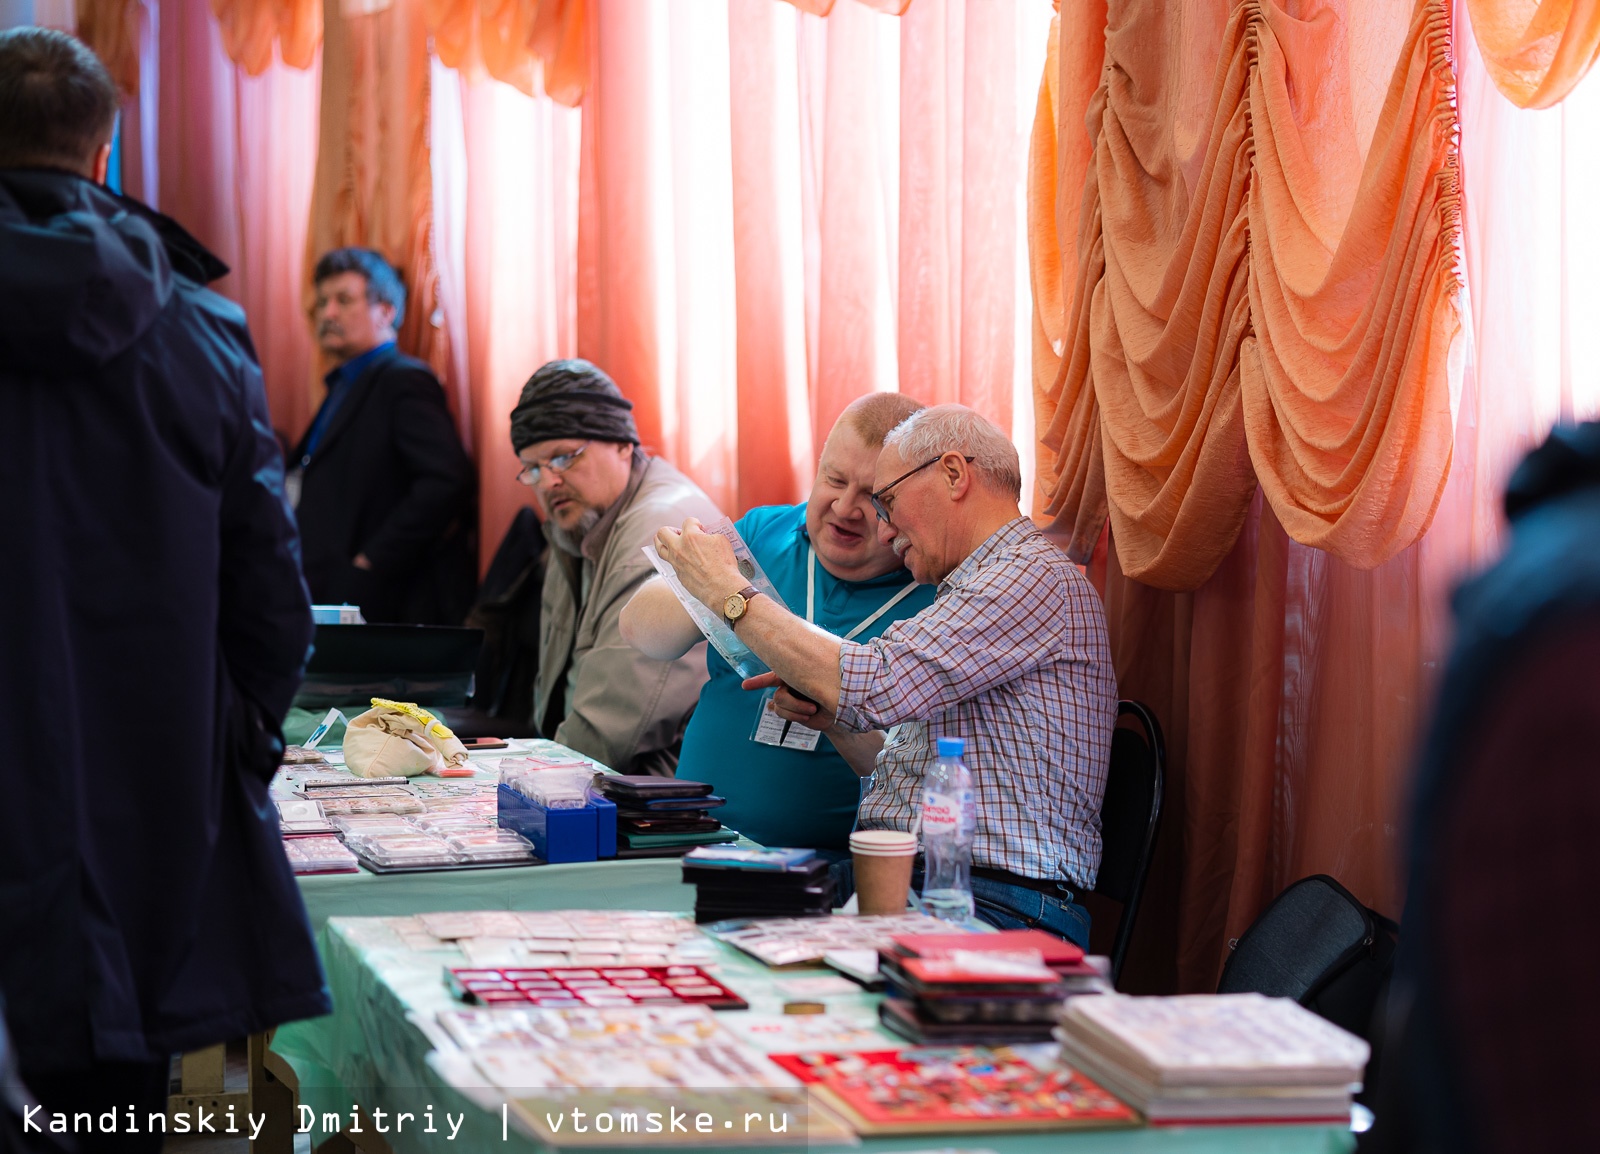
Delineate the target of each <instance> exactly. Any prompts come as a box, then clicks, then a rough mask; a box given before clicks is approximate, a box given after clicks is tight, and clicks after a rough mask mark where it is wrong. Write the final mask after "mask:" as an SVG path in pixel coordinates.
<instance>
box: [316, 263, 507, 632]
mask: <svg viewBox="0 0 1600 1154" xmlns="http://www.w3.org/2000/svg"><path fill="white" fill-rule="evenodd" d="M313 279H314V282H315V284H316V289H317V296H316V304H315V305H314V306H313V308H312V319H313V321H314V322H315V324H316V331H317V342H318V344H320V345H321V346H322V351H323V352H324V353H325V354H326V355H327V357H328V360H329V361H330V362H332V363H333V364H334V366H335V368H334V369H333V371H332V372H330V373H329V374H328V376H327V384H328V395H327V399H326V400H324V401H323V402H322V408H321V409H320V410H318V412H317V415H316V418H315V419H314V420H313V421H312V422H311V427H310V428H309V429H307V430H306V433H305V436H304V437H302V438H301V439H300V443H299V444H298V445H296V446H295V449H294V452H293V453H292V454H290V462H291V468H290V473H289V492H290V499H291V500H292V501H294V502H295V512H296V515H297V516H298V518H299V521H300V536H301V539H302V540H303V541H304V543H305V567H306V581H307V582H308V583H309V584H310V586H311V597H312V600H314V601H316V602H318V603H349V604H354V605H359V606H361V612H362V615H363V616H364V617H365V618H366V619H367V620H368V621H399V622H409V623H412V624H419V625H459V624H460V623H461V621H462V619H463V618H464V617H465V616H466V613H467V610H468V609H469V608H470V607H471V605H472V598H473V595H474V593H475V592H476V588H477V573H476V570H475V567H474V563H473V557H472V539H473V536H474V534H473V502H472V492H473V483H472V482H473V474H472V464H471V462H470V461H469V460H468V459H467V454H466V451H465V450H464V449H463V448H462V447H461V440H460V438H459V437H458V436H457V435H456V428H455V424H454V422H453V421H452V420H451V417H450V410H449V408H448V406H447V405H446V404H445V396H444V389H443V388H441V387H440V385H439V380H438V378H437V377H435V376H434V375H433V371H432V370H431V369H429V368H428V366H427V365H425V364H423V363H422V362H421V361H418V360H414V359H412V358H411V357H408V356H404V355H403V354H401V352H400V351H399V350H398V349H397V348H395V343H394V342H395V331H396V330H397V329H398V328H399V327H400V322H401V319H402V318H403V316H404V314H405V307H406V291H405V286H404V285H402V284H401V283H400V277H399V276H398V274H396V272H395V271H394V269H393V268H391V267H390V265H389V263H388V262H387V261H385V260H384V259H383V258H382V257H381V256H379V255H378V254H377V253H375V252H372V251H371V250H369V249H363V248H341V249H335V250H334V251H332V252H330V253H328V254H326V255H325V256H323V258H322V259H321V260H319V261H318V262H317V267H316V271H315V273H314V274H313Z"/></svg>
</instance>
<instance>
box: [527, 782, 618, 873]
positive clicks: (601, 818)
mask: <svg viewBox="0 0 1600 1154" xmlns="http://www.w3.org/2000/svg"><path fill="white" fill-rule="evenodd" d="M498 796H499V807H498V808H499V819H500V825H501V826H502V827H504V828H505V829H510V830H515V831H516V832H517V833H520V834H521V835H522V836H523V837H525V838H527V839H528V840H529V841H531V842H532V843H533V850H534V852H535V853H537V854H538V855H539V856H540V857H541V858H543V859H544V860H545V861H547V862H550V863H552V864H556V863H559V862H575V861H595V860H597V859H599V858H608V857H616V856H617V807H616V806H615V805H613V804H611V802H609V801H604V800H599V799H596V800H594V801H591V802H589V804H587V805H585V806H583V807H582V808H581V809H545V808H544V806H542V805H540V804H539V803H538V802H536V801H532V800H530V799H529V798H526V797H523V796H522V795H521V794H520V793H518V792H517V791H516V790H514V789H512V788H511V787H510V786H508V785H501V786H500V788H499V791H498Z"/></svg>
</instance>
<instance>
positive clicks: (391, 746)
mask: <svg viewBox="0 0 1600 1154" xmlns="http://www.w3.org/2000/svg"><path fill="white" fill-rule="evenodd" d="M466 763H467V747H466V746H464V745H462V744H461V739H460V738H458V737H457V736H456V735H455V734H454V733H452V732H451V731H450V729H449V727H447V726H446V725H445V724H444V722H442V721H440V720H439V719H438V718H436V717H435V716H434V715H433V714H431V713H429V712H428V711H427V710H426V709H423V708H422V707H421V706H420V705H413V704H412V703H411V702H409V701H388V700H385V699H384V698H382V697H374V698H373V699H372V708H371V709H369V710H367V711H366V712H365V713H363V714H362V715H361V716H360V717H357V718H355V719H354V720H352V721H351V722H350V724H349V726H348V727H346V729H345V734H344V764H345V768H347V769H349V770H350V772H351V773H354V774H356V775H357V776H359V777H415V776H417V775H418V774H419V773H429V772H433V773H439V772H441V771H443V770H447V769H451V768H454V767H457V766H462V765H465V764H466Z"/></svg>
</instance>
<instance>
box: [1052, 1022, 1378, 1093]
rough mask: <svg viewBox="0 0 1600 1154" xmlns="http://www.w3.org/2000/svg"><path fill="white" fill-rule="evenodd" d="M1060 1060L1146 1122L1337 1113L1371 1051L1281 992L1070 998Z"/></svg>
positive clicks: (1061, 1027) (1062, 1027)
mask: <svg viewBox="0 0 1600 1154" xmlns="http://www.w3.org/2000/svg"><path fill="white" fill-rule="evenodd" d="M1055 1033H1056V1039H1057V1040H1058V1041H1059V1042H1060V1043H1061V1060H1062V1061H1063V1062H1065V1063H1067V1064H1068V1065H1071V1066H1074V1067H1077V1068H1078V1069H1081V1070H1083V1071H1084V1072H1085V1073H1087V1074H1088V1075H1089V1076H1090V1077H1091V1078H1093V1079H1095V1081H1097V1082H1099V1083H1100V1084H1101V1085H1103V1086H1105V1087H1106V1088H1107V1089H1109V1090H1110V1091H1111V1092H1112V1093H1114V1094H1116V1095H1117V1096H1118V1097H1119V1098H1122V1099H1123V1100H1124V1101H1126V1102H1128V1103H1129V1104H1130V1105H1132V1106H1134V1107H1136V1108H1137V1109H1138V1110H1139V1111H1140V1112H1142V1113H1143V1114H1144V1115H1145V1117H1147V1118H1148V1119H1149V1120H1150V1121H1152V1122H1184V1121H1211V1122H1217V1121H1230V1122H1248V1121H1291V1120H1292V1121H1318V1122H1320V1121H1339V1120H1345V1119H1348V1118H1349V1117H1350V1099H1351V1094H1352V1093H1354V1092H1355V1091H1356V1090H1359V1089H1360V1088H1361V1087H1360V1083H1361V1078H1362V1074H1363V1072H1364V1070H1365V1069H1366V1064H1367V1057H1368V1054H1369V1050H1368V1047H1367V1044H1366V1043H1365V1042H1364V1041H1362V1040H1361V1039H1360V1038H1357V1037H1356V1036H1355V1035H1353V1034H1350V1033H1347V1032H1346V1031H1344V1030H1341V1029H1340V1028H1339V1027H1337V1026H1335V1025H1333V1024H1332V1023H1331V1022H1328V1021H1325V1020H1324V1019H1322V1018H1319V1017H1317V1015H1315V1014H1313V1013H1312V1012H1311V1011H1309V1010H1307V1009H1305V1008H1303V1007H1301V1006H1299V1005H1297V1004H1295V1003H1294V1002H1292V1001H1290V1000H1289V999H1288V998H1268V997H1264V996H1262V995H1261V994H1221V995H1191V996H1184V997H1176V998H1129V997H1122V996H1119V995H1108V996H1104V997H1098V998H1073V999H1071V1000H1070V1001H1068V1002H1067V1003H1066V1005H1065V1006H1064V1007H1063V1009H1062V1012H1061V1022H1060V1025H1059V1026H1058V1027H1057V1029H1056V1032H1055Z"/></svg>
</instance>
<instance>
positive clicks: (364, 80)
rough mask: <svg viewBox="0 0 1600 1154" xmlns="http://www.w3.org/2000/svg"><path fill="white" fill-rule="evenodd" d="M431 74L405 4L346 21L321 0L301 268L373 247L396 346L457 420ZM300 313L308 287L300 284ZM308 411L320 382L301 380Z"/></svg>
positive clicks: (419, 31) (412, 11)
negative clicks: (317, 119)
mask: <svg viewBox="0 0 1600 1154" xmlns="http://www.w3.org/2000/svg"><path fill="white" fill-rule="evenodd" d="M430 85H431V74H430V67H429V63H428V38H427V30H426V28H425V27H424V25H423V20H422V14H421V12H420V11H418V10H417V9H416V8H415V7H413V6H412V5H408V4H406V3H403V2H400V3H394V4H392V5H391V6H389V7H384V8H381V9H379V10H377V11H374V12H370V13H363V14H357V15H345V14H343V13H342V11H341V8H340V0H326V7H325V35H324V38H323V67H322V98H321V112H320V115H321V124H320V127H319V131H318V150H317V173H316V185H315V192H314V195H313V198H312V204H311V224H310V228H309V230H308V233H307V237H306V250H305V251H306V266H305V267H306V269H307V271H308V273H309V270H310V269H311V267H312V266H313V265H314V264H315V262H316V260H317V258H318V257H319V256H320V255H321V254H322V253H324V252H327V251H328V250H329V249H333V248H339V247H341V246H344V245H361V246H364V247H367V248H372V249H375V250H376V251H377V252H379V253H381V254H382V255H383V257H384V258H385V259H386V260H388V261H389V263H391V264H392V265H394V266H395V268H397V269H398V270H399V271H400V275H401V277H402V278H403V279H404V281H405V285H406V312H405V318H404V321H403V323H402V325H401V328H400V334H399V344H400V347H401V348H402V349H403V350H405V351H406V352H407V353H410V354H411V355H412V356H414V357H417V358H419V359H421V360H424V361H427V362H428V363H429V364H430V365H431V366H432V367H433V369H434V371H435V372H436V373H438V374H439V377H440V379H441V380H442V381H444V382H445V386H446V392H447V393H448V394H450V400H451V408H452V411H454V412H455V413H456V414H457V415H458V417H461V416H465V414H466V407H465V405H464V403H463V402H464V398H465V391H466V382H464V381H458V380H455V379H454V373H453V372H452V366H451V353H450V343H449V335H448V330H447V329H446V328H445V326H444V323H443V315H442V313H441V312H440V310H439V273H438V268H437V265H436V254H435V251H434V244H433V175H432V166H431V160H430V154H429V146H428V139H429V123H430V112H431V89H430ZM304 291H305V299H306V304H307V305H308V306H309V304H310V301H311V295H312V286H311V284H310V277H309V275H308V276H307V278H306V283H305V289H304ZM309 387H310V409H311V411H312V412H315V410H316V406H317V405H318V404H319V403H320V402H321V400H322V391H323V390H322V384H321V380H320V374H319V376H318V379H316V380H314V381H311V382H309Z"/></svg>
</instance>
